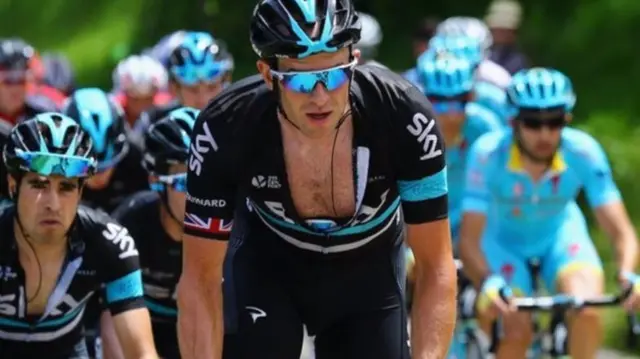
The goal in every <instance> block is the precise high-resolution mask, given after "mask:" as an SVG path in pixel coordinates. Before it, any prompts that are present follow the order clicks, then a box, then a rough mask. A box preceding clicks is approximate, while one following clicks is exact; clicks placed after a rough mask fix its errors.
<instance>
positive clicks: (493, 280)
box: [476, 274, 513, 317]
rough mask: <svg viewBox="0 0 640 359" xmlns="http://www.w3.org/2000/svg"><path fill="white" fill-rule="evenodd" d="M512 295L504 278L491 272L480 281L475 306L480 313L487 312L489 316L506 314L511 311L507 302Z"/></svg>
mask: <svg viewBox="0 0 640 359" xmlns="http://www.w3.org/2000/svg"><path fill="white" fill-rule="evenodd" d="M512 296H513V292H512V291H511V288H509V286H508V285H507V282H506V281H505V280H504V278H502V277H501V276H499V275H497V274H492V275H490V276H488V277H487V278H486V279H485V280H484V282H483V283H482V287H481V288H480V294H479V295H478V303H477V307H476V308H477V310H478V312H479V313H480V314H488V315H489V316H491V317H495V316H497V315H498V314H500V315H507V314H509V313H512V312H513V308H512V307H511V306H510V305H509V302H508V301H509V299H510V298H511V297H512Z"/></svg>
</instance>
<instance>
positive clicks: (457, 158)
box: [446, 102, 501, 231]
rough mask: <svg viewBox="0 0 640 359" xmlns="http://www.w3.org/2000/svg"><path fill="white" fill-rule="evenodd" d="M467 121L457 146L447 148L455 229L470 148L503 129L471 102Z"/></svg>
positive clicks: (448, 181)
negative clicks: (486, 134)
mask: <svg viewBox="0 0 640 359" xmlns="http://www.w3.org/2000/svg"><path fill="white" fill-rule="evenodd" d="M465 113H466V120H465V123H464V127H463V128H462V134H461V138H460V140H459V142H458V144H457V145H456V146H453V147H449V148H447V152H446V160H447V170H448V173H447V174H448V175H447V185H448V187H449V221H450V222H451V227H452V228H453V229H454V231H455V228H457V227H458V225H459V224H460V220H461V219H462V207H461V206H462V197H463V192H464V184H465V176H464V170H465V165H466V159H467V156H468V154H469V148H470V147H471V145H472V144H473V143H474V142H475V141H476V139H478V138H479V137H480V136H482V135H483V134H485V133H487V132H491V131H496V130H499V129H501V124H500V120H499V119H498V117H497V116H496V115H495V114H494V113H493V112H491V111H489V110H488V109H486V108H485V107H483V106H481V105H480V104H478V103H475V102H471V103H469V104H467V106H466V108H465Z"/></svg>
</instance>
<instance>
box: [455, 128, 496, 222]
mask: <svg viewBox="0 0 640 359" xmlns="http://www.w3.org/2000/svg"><path fill="white" fill-rule="evenodd" d="M494 138H495V134H486V135H484V136H481V137H480V138H479V139H478V140H477V141H476V142H475V143H474V144H473V145H472V146H471V149H470V150H469V154H468V157H467V165H466V169H465V181H464V182H465V189H464V195H463V199H462V212H463V213H464V212H474V213H481V214H485V213H487V211H488V210H489V206H490V204H491V191H490V188H489V178H490V176H491V170H490V169H491V164H490V163H489V162H490V154H491V153H490V152H489V151H488V150H487V148H486V143H487V142H489V141H488V140H494Z"/></svg>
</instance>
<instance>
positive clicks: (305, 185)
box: [283, 138, 355, 218]
mask: <svg viewBox="0 0 640 359" xmlns="http://www.w3.org/2000/svg"><path fill="white" fill-rule="evenodd" d="M283 147H284V162H285V168H286V175H287V177H286V178H287V182H288V184H289V190H290V193H291V198H292V200H293V204H294V206H295V208H296V210H297V212H298V214H299V215H300V216H302V217H304V218H313V217H351V216H352V215H353V213H354V211H355V196H354V173H353V172H354V171H353V164H354V158H353V157H354V156H353V151H352V141H351V140H350V139H349V138H342V139H338V140H336V143H335V147H333V148H320V149H309V148H301V147H299V146H296V145H295V144H291V143H287V142H286V141H285V142H284V144H283Z"/></svg>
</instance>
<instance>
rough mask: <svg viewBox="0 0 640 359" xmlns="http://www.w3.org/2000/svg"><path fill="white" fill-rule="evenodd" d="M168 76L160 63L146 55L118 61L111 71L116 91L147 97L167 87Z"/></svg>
mask: <svg viewBox="0 0 640 359" xmlns="http://www.w3.org/2000/svg"><path fill="white" fill-rule="evenodd" d="M167 83H168V75H167V71H166V70H165V68H164V67H163V66H162V64H161V63H160V62H158V61H157V60H155V59H153V58H152V57H150V56H146V55H133V56H129V57H127V58H126V59H124V60H122V61H120V63H119V64H118V66H117V67H116V69H115V70H114V71H113V87H114V89H116V90H120V91H124V92H128V93H134V94H140V95H147V94H150V93H152V92H154V91H156V90H160V89H164V88H166V87H167Z"/></svg>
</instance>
